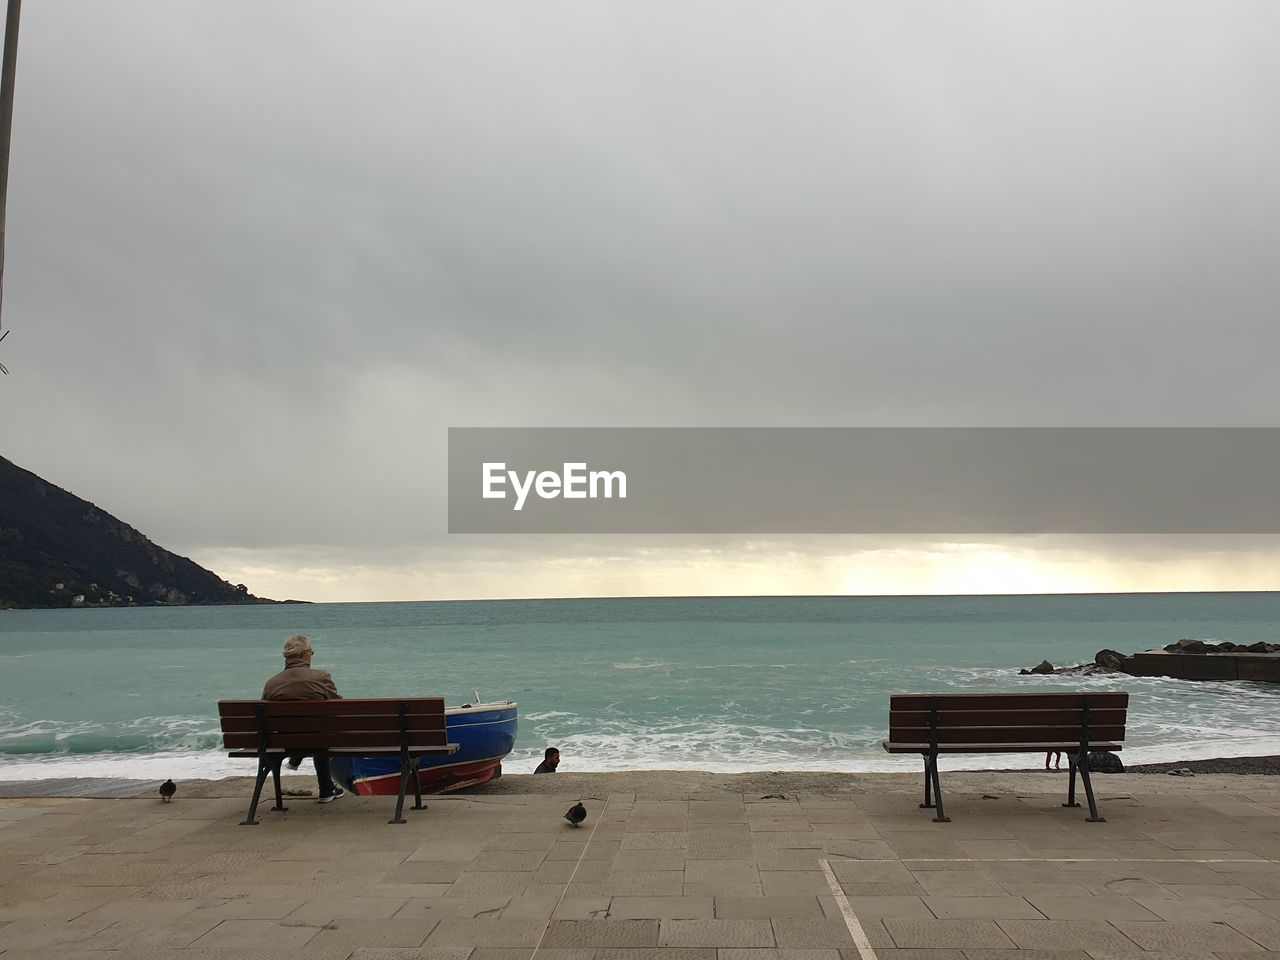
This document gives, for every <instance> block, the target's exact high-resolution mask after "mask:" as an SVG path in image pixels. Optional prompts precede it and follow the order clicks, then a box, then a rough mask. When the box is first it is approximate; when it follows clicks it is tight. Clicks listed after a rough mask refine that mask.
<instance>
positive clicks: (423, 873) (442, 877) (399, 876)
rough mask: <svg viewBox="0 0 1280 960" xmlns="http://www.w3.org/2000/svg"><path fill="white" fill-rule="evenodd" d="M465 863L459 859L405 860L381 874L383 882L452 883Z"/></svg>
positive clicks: (460, 874) (460, 872)
mask: <svg viewBox="0 0 1280 960" xmlns="http://www.w3.org/2000/svg"><path fill="white" fill-rule="evenodd" d="M466 866H467V864H466V863H465V862H463V861H461V860H406V861H404V862H403V863H401V864H399V865H398V866H396V867H395V868H393V869H392V870H389V871H387V873H385V874H383V876H382V881H383V882H384V883H453V882H454V881H455V880H457V879H458V877H460V876H462V871H463V870H464V869H465V868H466Z"/></svg>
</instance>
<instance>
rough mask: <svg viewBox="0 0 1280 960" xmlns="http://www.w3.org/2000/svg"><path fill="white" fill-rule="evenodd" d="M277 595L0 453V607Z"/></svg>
mask: <svg viewBox="0 0 1280 960" xmlns="http://www.w3.org/2000/svg"><path fill="white" fill-rule="evenodd" d="M273 602H274V601H271V600H263V599H260V598H258V597H255V596H253V595H252V594H251V593H249V592H248V591H247V590H246V589H245V588H244V587H243V586H236V585H233V584H230V583H227V582H226V581H225V580H222V579H220V578H219V577H218V576H217V575H216V574H214V573H212V572H210V571H208V570H206V569H205V568H204V567H202V566H200V565H199V564H197V563H195V562H193V561H191V560H188V559H187V558H186V557H180V556H178V555H177V554H174V553H170V552H169V551H168V550H165V549H163V548H161V547H157V546H156V545H155V544H154V543H152V542H151V541H150V540H148V539H147V538H146V537H144V536H143V535H142V534H141V533H139V532H138V531H137V530H135V529H134V528H133V527H131V526H129V525H128V524H127V523H124V522H122V521H120V520H117V519H116V518H115V517H113V516H111V514H109V513H107V512H106V511H104V510H100V509H98V508H97V507H95V506H94V505H93V504H92V503H89V502H88V501H87V500H81V499H80V498H79V497H77V496H75V495H73V494H70V493H68V492H67V491H65V490H62V489H60V488H59V487H55V486H54V485H53V484H51V483H48V482H47V481H45V480H42V479H41V478H40V477H37V476H36V475H35V474H34V473H31V472H30V471H28V470H23V469H22V468H21V467H19V466H16V465H15V464H13V463H11V462H10V461H8V460H6V459H5V458H3V457H0V608H5V607H72V606H129V605H134V606H149V605H159V604H169V605H180V604H192V603H273Z"/></svg>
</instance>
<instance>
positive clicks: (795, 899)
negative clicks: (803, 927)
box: [715, 896, 823, 920]
mask: <svg viewBox="0 0 1280 960" xmlns="http://www.w3.org/2000/svg"><path fill="white" fill-rule="evenodd" d="M715 916H716V919H718V920H781V919H798V918H803V917H813V918H817V917H821V916H823V913H822V905H821V904H820V903H819V902H818V898H817V897H801V896H777V897H769V896H765V897H716V898H715Z"/></svg>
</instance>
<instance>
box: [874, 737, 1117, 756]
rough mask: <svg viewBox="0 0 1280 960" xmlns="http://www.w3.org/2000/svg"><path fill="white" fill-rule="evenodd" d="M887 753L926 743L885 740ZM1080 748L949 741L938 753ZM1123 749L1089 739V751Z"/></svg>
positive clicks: (924, 748) (924, 749) (919, 749)
mask: <svg viewBox="0 0 1280 960" xmlns="http://www.w3.org/2000/svg"><path fill="white" fill-rule="evenodd" d="M882 746H883V747H884V749H885V751H886V752H887V753H917V754H919V753H928V752H929V749H930V748H929V744H928V743H891V742H890V741H888V740H885V741H884V742H883V744H882ZM1078 749H1080V741H1078V740H1069V741H1066V742H1062V741H1059V742H1057V743H951V744H940V745H939V746H938V753H1049V752H1051V751H1056V752H1059V753H1073V752H1075V751H1076V750H1078ZM1123 749H1124V744H1122V743H1117V742H1109V741H1105V740H1104V741H1098V742H1096V743H1095V742H1094V741H1092V740H1090V741H1089V751H1090V752H1091V753H1092V752H1094V751H1107V752H1108V753H1116V752H1118V751H1120V750H1123Z"/></svg>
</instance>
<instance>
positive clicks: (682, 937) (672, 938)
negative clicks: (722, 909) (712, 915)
mask: <svg viewBox="0 0 1280 960" xmlns="http://www.w3.org/2000/svg"><path fill="white" fill-rule="evenodd" d="M661 923H662V925H661V928H660V930H659V934H658V943H659V945H660V946H664V947H772V946H773V945H774V936H773V926H772V924H771V923H770V921H768V920H663V921H662V922H661Z"/></svg>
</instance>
